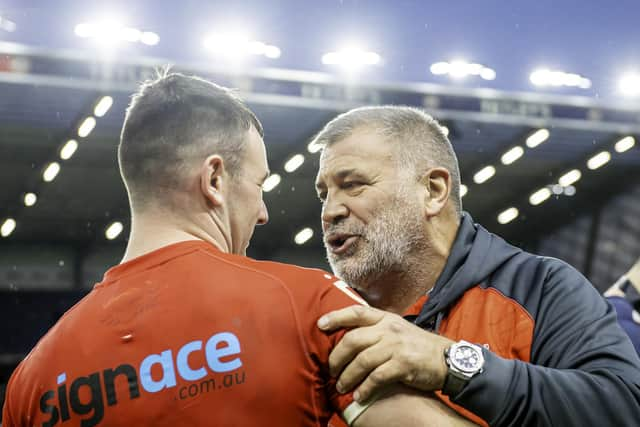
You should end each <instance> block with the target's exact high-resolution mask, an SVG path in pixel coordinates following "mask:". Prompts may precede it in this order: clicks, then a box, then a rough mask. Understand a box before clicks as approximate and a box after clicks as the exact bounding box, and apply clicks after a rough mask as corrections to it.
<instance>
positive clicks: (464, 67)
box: [429, 61, 496, 80]
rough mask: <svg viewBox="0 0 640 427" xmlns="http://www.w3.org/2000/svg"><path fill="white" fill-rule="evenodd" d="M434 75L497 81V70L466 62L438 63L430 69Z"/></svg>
mask: <svg viewBox="0 0 640 427" xmlns="http://www.w3.org/2000/svg"><path fill="white" fill-rule="evenodd" d="M429 70H430V71H431V73H432V74H435V75H444V74H449V76H451V77H453V78H464V77H467V76H480V78H482V79H484V80H495V78H496V72H495V70H493V69H491V68H489V67H485V66H484V65H482V64H477V63H468V62H465V61H452V62H436V63H435V64H431V67H430V68H429Z"/></svg>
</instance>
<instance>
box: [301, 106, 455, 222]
mask: <svg viewBox="0 0 640 427" xmlns="http://www.w3.org/2000/svg"><path fill="white" fill-rule="evenodd" d="M357 129H372V130H375V131H377V132H380V133H381V134H382V135H384V136H385V137H386V139H387V141H389V142H392V143H394V144H395V146H396V148H397V149H396V156H395V157H396V161H397V162H398V166H399V167H401V168H405V167H407V166H408V167H412V168H413V170H414V172H415V173H416V174H422V173H423V172H426V170H427V169H429V168H432V167H443V168H445V169H447V170H448V171H449V175H450V176H451V184H452V185H451V194H450V196H449V198H450V199H451V201H452V203H453V206H454V208H455V209H456V212H457V213H458V214H460V213H461V212H462V200H461V198H460V169H459V166H458V159H457V157H456V153H455V152H454V151H453V147H452V146H451V142H450V141H449V139H448V138H447V136H446V135H445V134H444V132H443V130H442V127H441V126H440V124H439V123H438V122H437V120H435V119H434V118H433V117H431V116H430V115H428V114H427V113H425V112H424V111H422V110H420V109H418V108H414V107H407V106H399V105H384V106H373V107H361V108H355V109H353V110H350V111H347V112H346V113H343V114H340V115H339V116H337V117H336V118H334V119H333V120H331V121H330V122H329V123H327V124H326V125H325V127H324V128H323V129H322V130H321V131H320V132H319V133H318V134H317V135H316V136H315V138H314V140H313V141H314V143H315V144H319V145H323V146H330V145H332V144H334V143H336V142H338V141H341V140H343V139H345V138H347V137H349V136H350V135H351V134H352V133H353V132H354V131H355V130H357Z"/></svg>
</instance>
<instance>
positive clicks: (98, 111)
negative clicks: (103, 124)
mask: <svg viewBox="0 0 640 427" xmlns="http://www.w3.org/2000/svg"><path fill="white" fill-rule="evenodd" d="M112 105H113V98H112V97H110V96H103V97H102V98H100V101H98V103H97V104H96V106H95V108H94V109H93V114H94V115H95V116H96V117H103V116H104V115H105V114H107V111H109V109H110V108H111V106H112Z"/></svg>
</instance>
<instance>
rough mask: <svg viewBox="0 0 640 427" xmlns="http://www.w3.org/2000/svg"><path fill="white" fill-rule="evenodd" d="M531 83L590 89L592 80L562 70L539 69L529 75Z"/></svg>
mask: <svg viewBox="0 0 640 427" xmlns="http://www.w3.org/2000/svg"><path fill="white" fill-rule="evenodd" d="M529 81H530V82H531V83H532V84H533V85H534V86H555V87H559V86H566V87H577V88H581V89H589V88H590V87H591V80H589V79H588V78H586V77H584V76H581V75H580V74H576V73H567V72H564V71H560V70H550V69H548V68H539V69H537V70H534V71H533V72H532V73H531V74H529Z"/></svg>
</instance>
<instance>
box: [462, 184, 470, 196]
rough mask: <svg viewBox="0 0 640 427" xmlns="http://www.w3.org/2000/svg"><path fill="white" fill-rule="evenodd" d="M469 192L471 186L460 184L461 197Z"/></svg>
mask: <svg viewBox="0 0 640 427" xmlns="http://www.w3.org/2000/svg"><path fill="white" fill-rule="evenodd" d="M468 192H469V188H468V187H467V186H466V185H464V184H460V197H464V196H466V195H467V193H468Z"/></svg>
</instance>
